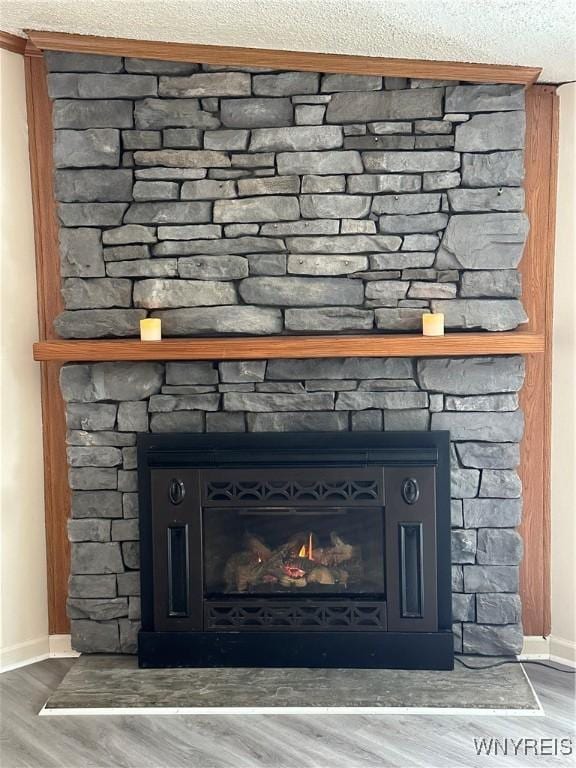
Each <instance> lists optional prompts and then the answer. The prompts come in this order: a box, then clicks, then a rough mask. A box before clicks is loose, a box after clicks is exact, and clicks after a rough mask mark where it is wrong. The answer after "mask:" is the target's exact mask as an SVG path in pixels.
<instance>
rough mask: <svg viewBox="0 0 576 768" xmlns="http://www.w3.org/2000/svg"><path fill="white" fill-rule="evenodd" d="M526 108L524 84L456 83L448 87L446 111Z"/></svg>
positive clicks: (489, 110)
mask: <svg viewBox="0 0 576 768" xmlns="http://www.w3.org/2000/svg"><path fill="white" fill-rule="evenodd" d="M516 109H524V87H523V86H522V85H509V84H504V85H490V84H488V83H482V84H481V85H455V86H450V87H449V88H447V89H446V110H445V111H446V112H499V111H508V110H516Z"/></svg>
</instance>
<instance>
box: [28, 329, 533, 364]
mask: <svg viewBox="0 0 576 768" xmlns="http://www.w3.org/2000/svg"><path fill="white" fill-rule="evenodd" d="M543 351H544V337H543V336H542V335H539V334H535V333H525V332H523V331H513V332H511V333H487V332H486V333H449V334H447V335H446V336H440V337H426V336H422V335H420V334H418V335H416V334H365V335H361V336H264V337H256V338H254V337H236V338H230V337H228V338H227V337H219V338H195V339H174V338H170V339H164V340H163V341H148V342H142V341H140V340H138V339H120V340H103V341H96V340H88V339H87V340H85V341H58V340H48V341H43V342H39V343H37V344H34V359H35V360H41V361H59V362H65V361H72V360H82V361H102V360H258V359H263V358H267V359H269V358H283V357H286V358H288V357H290V358H320V357H450V356H455V355H457V356H459V357H462V356H469V355H510V354H528V353H530V354H536V353H539V352H543Z"/></svg>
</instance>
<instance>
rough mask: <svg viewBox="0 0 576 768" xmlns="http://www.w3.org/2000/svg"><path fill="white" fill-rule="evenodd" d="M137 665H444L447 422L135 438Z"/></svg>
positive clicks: (448, 663)
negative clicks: (432, 427)
mask: <svg viewBox="0 0 576 768" xmlns="http://www.w3.org/2000/svg"><path fill="white" fill-rule="evenodd" d="M138 468H139V469H138V472H139V489H140V490H139V493H140V560H141V594H142V629H141V631H140V634H139V639H138V658H139V663H140V666H141V667H184V666H186V667H211V666H251V667H359V668H362V667H364V668H384V667H393V668H406V669H451V668H452V665H453V639H452V631H451V579H450V561H451V558H450V469H449V433H447V432H385V433H264V434H213V435H197V434H160V435H140V436H139V439H138Z"/></svg>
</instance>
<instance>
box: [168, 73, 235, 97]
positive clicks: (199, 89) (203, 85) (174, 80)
mask: <svg viewBox="0 0 576 768" xmlns="http://www.w3.org/2000/svg"><path fill="white" fill-rule="evenodd" d="M158 95H159V96H162V97H176V98H181V99H183V98H187V99H188V98H203V97H206V96H208V97H212V96H250V75H248V74H246V73H244V72H211V73H205V72H203V73H201V74H193V75H189V76H188V77H170V76H168V75H162V76H161V77H160V81H159V85H158Z"/></svg>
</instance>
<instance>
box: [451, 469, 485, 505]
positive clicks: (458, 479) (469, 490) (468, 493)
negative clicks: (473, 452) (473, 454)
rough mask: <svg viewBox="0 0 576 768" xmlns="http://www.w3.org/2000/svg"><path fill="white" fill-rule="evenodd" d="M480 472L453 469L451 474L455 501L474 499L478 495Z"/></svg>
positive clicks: (452, 492)
mask: <svg viewBox="0 0 576 768" xmlns="http://www.w3.org/2000/svg"><path fill="white" fill-rule="evenodd" d="M479 484H480V472H479V471H478V470H477V469H461V468H459V467H454V466H453V467H452V471H451V473H450V485H451V488H450V490H451V494H452V497H453V498H455V499H473V498H474V497H475V496H476V495H477V494H478V486H479Z"/></svg>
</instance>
